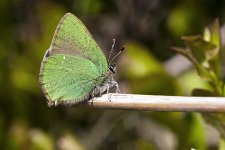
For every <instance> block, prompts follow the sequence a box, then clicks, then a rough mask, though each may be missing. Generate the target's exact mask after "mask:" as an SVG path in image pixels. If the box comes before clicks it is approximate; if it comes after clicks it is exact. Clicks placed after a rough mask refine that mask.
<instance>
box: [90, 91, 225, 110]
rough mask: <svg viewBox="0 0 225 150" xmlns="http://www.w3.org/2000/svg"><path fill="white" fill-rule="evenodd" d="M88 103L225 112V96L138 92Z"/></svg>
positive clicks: (121, 106) (105, 95) (114, 94)
mask: <svg viewBox="0 0 225 150" xmlns="http://www.w3.org/2000/svg"><path fill="white" fill-rule="evenodd" d="M87 105H89V106H91V107H96V108H108V109H126V110H150V111H151V110H154V111H175V112H178V111H181V112H225V98H222V97H188V96H186V97H185V96H161V95H137V94H117V93H110V94H104V95H102V96H101V97H96V98H93V99H92V100H90V101H88V102H87Z"/></svg>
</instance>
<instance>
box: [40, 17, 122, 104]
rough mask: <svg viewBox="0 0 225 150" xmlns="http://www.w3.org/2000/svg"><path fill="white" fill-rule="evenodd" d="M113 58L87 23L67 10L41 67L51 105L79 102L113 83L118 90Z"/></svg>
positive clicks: (44, 85)
mask: <svg viewBox="0 0 225 150" xmlns="http://www.w3.org/2000/svg"><path fill="white" fill-rule="evenodd" d="M110 62H111V61H110ZM110 62H107V60H106V57H105V55H104V54H103V52H102V50H101V49H100V47H99V46H98V45H97V43H96V42H95V40H94V39H93V37H92V36H91V34H90V33H89V31H88V30H87V28H86V27H85V25H84V24H83V23H82V22H81V21H80V20H79V19H78V18H77V17H76V16H74V15H73V14H71V13H67V14H65V15H64V16H63V18H62V19H61V20H60V22H59V24H58V26H57V28H56V31H55V33H54V36H53V39H52V43H51V45H50V48H49V49H48V50H47V51H46V53H45V55H44V58H43V61H42V63H41V68H40V74H39V82H40V85H41V88H42V91H43V93H44V95H45V97H46V98H47V100H48V105H49V106H54V105H57V104H64V105H75V104H77V103H80V102H83V101H86V100H89V99H91V98H93V97H94V96H100V95H101V94H103V93H105V92H108V91H109V89H110V88H113V87H116V89H117V91H118V90H119V87H118V84H117V82H116V81H115V80H114V79H113V74H114V73H115V65H110Z"/></svg>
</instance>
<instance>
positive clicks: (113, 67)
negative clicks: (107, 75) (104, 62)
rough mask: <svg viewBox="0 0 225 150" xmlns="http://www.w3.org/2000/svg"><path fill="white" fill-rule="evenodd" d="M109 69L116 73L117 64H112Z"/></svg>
mask: <svg viewBox="0 0 225 150" xmlns="http://www.w3.org/2000/svg"><path fill="white" fill-rule="evenodd" d="M109 70H110V71H111V72H112V73H113V74H115V73H116V64H113V65H110V67H109Z"/></svg>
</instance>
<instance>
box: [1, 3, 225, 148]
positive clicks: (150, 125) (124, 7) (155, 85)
mask: <svg viewBox="0 0 225 150" xmlns="http://www.w3.org/2000/svg"><path fill="white" fill-rule="evenodd" d="M66 12H71V13H73V14H75V15H76V16H77V17H78V18H80V19H81V20H82V22H83V23H84V24H85V25H86V26H87V28H88V29H89V31H90V32H91V33H92V35H93V36H94V38H95V39H96V41H97V43H98V44H99V45H100V47H101V48H102V49H103V51H104V53H105V54H106V56H108V53H109V50H110V48H111V45H112V39H113V38H115V39H116V47H115V53H116V51H118V50H120V48H121V47H122V46H123V45H125V46H126V50H125V52H124V53H123V54H122V55H120V57H119V58H118V59H117V61H116V63H117V75H116V79H117V81H118V82H119V85H120V88H121V91H122V93H139V94H155V95H157V94H161V95H190V93H191V90H192V89H193V88H196V87H199V88H200V87H204V88H207V87H206V84H205V83H204V82H202V81H201V80H200V79H199V77H198V76H197V74H196V72H195V71H194V70H193V69H192V67H190V64H189V63H188V62H187V61H186V60H185V59H184V58H183V57H179V56H177V55H176V54H175V53H174V52H172V51H171V50H170V47H171V46H173V45H181V46H182V44H183V43H182V41H181V40H180V36H182V35H192V34H200V33H202V31H203V29H204V27H205V26H207V25H210V24H211V23H212V22H213V20H214V19H215V18H217V17H218V18H219V19H220V22H221V25H223V22H224V20H225V1H222V0H184V1H179V0H124V1H120V0H108V1H104V0H65V1H60V0H55V1H54V0H1V1H0V16H1V21H0V66H1V67H0V85H1V90H0V149H10V150H11V149H12V150H14V149H15V150H17V149H19V150H20V149H21V150H24V149H32V150H33V149H34V150H53V149H59V150H73V149H74V150H85V149H88V150H89V149H90V150H105V149H109V150H116V149H118V150H123V149H129V150H133V149H134V150H149V149H152V150H156V149H159V150H165V149H166V150H174V149H191V148H195V149H198V150H199V149H218V142H219V137H218V133H217V132H216V131H215V130H214V129H212V128H211V127H209V126H208V125H206V124H205V123H204V122H203V120H202V118H201V116H200V115H199V114H197V113H166V112H161V113H160V112H150V111H146V112H137V111H119V110H116V111H115V110H100V109H91V108H87V107H73V108H66V107H60V106H59V107H55V108H48V107H47V103H46V100H45V98H44V96H43V94H42V93H41V90H40V87H39V83H38V74H39V68H40V64H41V61H42V58H43V55H44V53H45V51H46V50H47V49H48V48H49V46H50V43H51V40H52V36H53V34H54V30H55V28H56V26H57V23H58V21H59V20H60V18H61V17H62V16H63V15H64V14H65V13H66Z"/></svg>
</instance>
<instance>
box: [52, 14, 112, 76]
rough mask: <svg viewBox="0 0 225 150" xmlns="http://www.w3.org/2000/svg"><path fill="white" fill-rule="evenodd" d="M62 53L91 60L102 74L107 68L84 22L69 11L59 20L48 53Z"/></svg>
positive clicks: (101, 53)
mask: <svg viewBox="0 0 225 150" xmlns="http://www.w3.org/2000/svg"><path fill="white" fill-rule="evenodd" d="M62 53H63V54H70V55H76V56H80V57H83V58H86V59H89V60H91V61H92V62H93V63H94V64H95V65H97V67H98V69H99V72H100V73H102V74H104V73H105V72H107V70H108V66H107V61H106V58H105V55H104V54H103V52H102V50H101V49H100V47H99V46H98V45H97V43H96V42H95V40H94V39H93V37H92V35H91V34H90V33H89V31H88V30H87V28H86V27H85V26H84V24H83V23H82V22H81V21H80V20H79V19H78V18H77V17H76V16H74V15H73V14H71V13H67V14H65V15H64V16H63V18H62V19H61V20H60V22H59V24H58V26H57V28H56V31H55V34H54V37H53V40H52V44H51V54H50V55H54V54H62Z"/></svg>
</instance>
